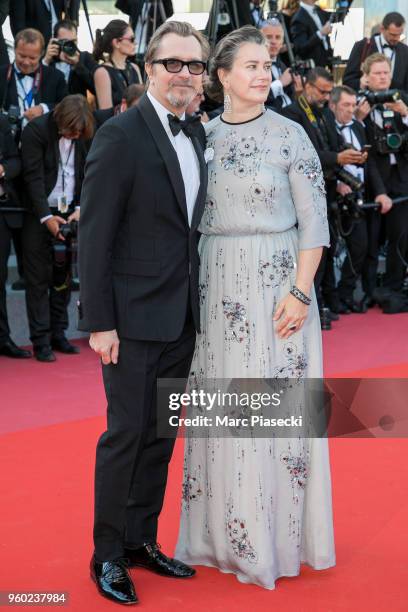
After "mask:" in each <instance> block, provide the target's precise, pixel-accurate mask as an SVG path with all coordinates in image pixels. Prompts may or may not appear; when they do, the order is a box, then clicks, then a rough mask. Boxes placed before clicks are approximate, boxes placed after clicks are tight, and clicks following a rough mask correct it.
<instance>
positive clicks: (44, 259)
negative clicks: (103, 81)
mask: <svg viewBox="0 0 408 612" xmlns="http://www.w3.org/2000/svg"><path fill="white" fill-rule="evenodd" d="M93 129H94V119H93V116H92V113H91V110H90V109H89V107H88V104H87V101H86V99H85V98H84V97H83V96H81V95H79V94H77V95H73V96H67V97H66V98H64V100H63V101H62V102H60V104H58V106H57V107H56V108H55V110H54V111H51V112H49V113H47V114H46V115H44V116H43V117H39V118H38V119H34V121H31V122H30V123H29V124H28V125H27V127H26V128H25V129H24V131H23V135H22V141H21V150H22V158H23V170H24V174H23V178H24V183H25V200H26V206H27V208H28V210H29V212H28V213H27V214H26V216H25V219H24V226H23V256H24V271H25V278H26V284H27V287H26V302H27V313H28V323H29V327H30V338H31V341H32V343H33V346H34V355H35V357H36V359H37V360H38V361H43V362H51V361H55V355H54V353H53V351H52V349H54V350H57V351H60V352H62V353H66V354H75V353H78V352H79V349H78V347H76V346H74V345H72V344H70V343H69V342H68V340H67V339H66V337H65V330H66V329H67V327H68V311H67V308H68V303H69V299H70V280H71V276H70V273H71V270H70V266H69V264H70V252H69V250H68V249H64V246H65V241H64V240H60V242H59V243H57V244H56V239H58V238H61V234H60V226H61V225H63V224H65V223H66V222H67V221H68V222H70V221H78V219H79V206H80V193H81V187H82V180H83V175H84V168H85V158H86V154H87V151H88V143H89V139H90V137H91V136H92V134H93ZM57 252H58V253H59V254H60V255H61V254H63V258H64V260H65V261H64V262H62V261H59V263H60V264H61V265H59V266H58V264H57V263H56V255H57Z"/></svg>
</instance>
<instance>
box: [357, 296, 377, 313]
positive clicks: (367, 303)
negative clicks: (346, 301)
mask: <svg viewBox="0 0 408 612" xmlns="http://www.w3.org/2000/svg"><path fill="white" fill-rule="evenodd" d="M375 305H376V301H375V300H374V299H373V298H372V297H371V295H364V297H363V299H362V300H361V302H360V309H361V312H367V309H368V308H373V307H374V306H375Z"/></svg>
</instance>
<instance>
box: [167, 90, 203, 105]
mask: <svg viewBox="0 0 408 612" xmlns="http://www.w3.org/2000/svg"><path fill="white" fill-rule="evenodd" d="M195 96H196V91H195V90H194V89H192V90H191V95H187V94H186V95H185V96H183V97H180V96H179V97H177V96H175V95H173V93H172V92H171V91H169V92H168V94H167V96H166V98H167V101H168V102H170V104H171V105H172V106H173V107H174V108H184V107H187V106H188V105H189V104H190V102H192V101H193V100H194V98H195Z"/></svg>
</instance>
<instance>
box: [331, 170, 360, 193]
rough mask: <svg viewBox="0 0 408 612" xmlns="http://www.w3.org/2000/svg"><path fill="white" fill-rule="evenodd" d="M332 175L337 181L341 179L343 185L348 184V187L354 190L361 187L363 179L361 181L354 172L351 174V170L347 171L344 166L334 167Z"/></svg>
mask: <svg viewBox="0 0 408 612" xmlns="http://www.w3.org/2000/svg"><path fill="white" fill-rule="evenodd" d="M334 176H335V178H336V179H337V180H338V181H341V182H342V183H344V184H345V185H348V186H349V187H350V189H352V190H353V191H355V192H358V191H361V190H362V188H363V185H364V183H363V181H361V180H360V179H359V178H358V177H357V176H354V174H351V172H349V171H348V170H346V169H345V168H342V167H341V166H337V167H336V169H335V171H334Z"/></svg>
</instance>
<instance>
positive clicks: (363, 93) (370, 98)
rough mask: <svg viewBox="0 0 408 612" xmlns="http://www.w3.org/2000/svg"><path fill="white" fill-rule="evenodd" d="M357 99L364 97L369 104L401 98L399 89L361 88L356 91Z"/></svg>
mask: <svg viewBox="0 0 408 612" xmlns="http://www.w3.org/2000/svg"><path fill="white" fill-rule="evenodd" d="M357 97H358V100H359V101H360V100H362V99H363V98H365V99H366V100H367V102H368V103H369V105H370V106H376V105H377V104H386V103H387V102H398V100H401V93H400V91H399V89H386V90H385V91H370V90H369V89H362V90H360V91H359V92H358V93H357Z"/></svg>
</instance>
